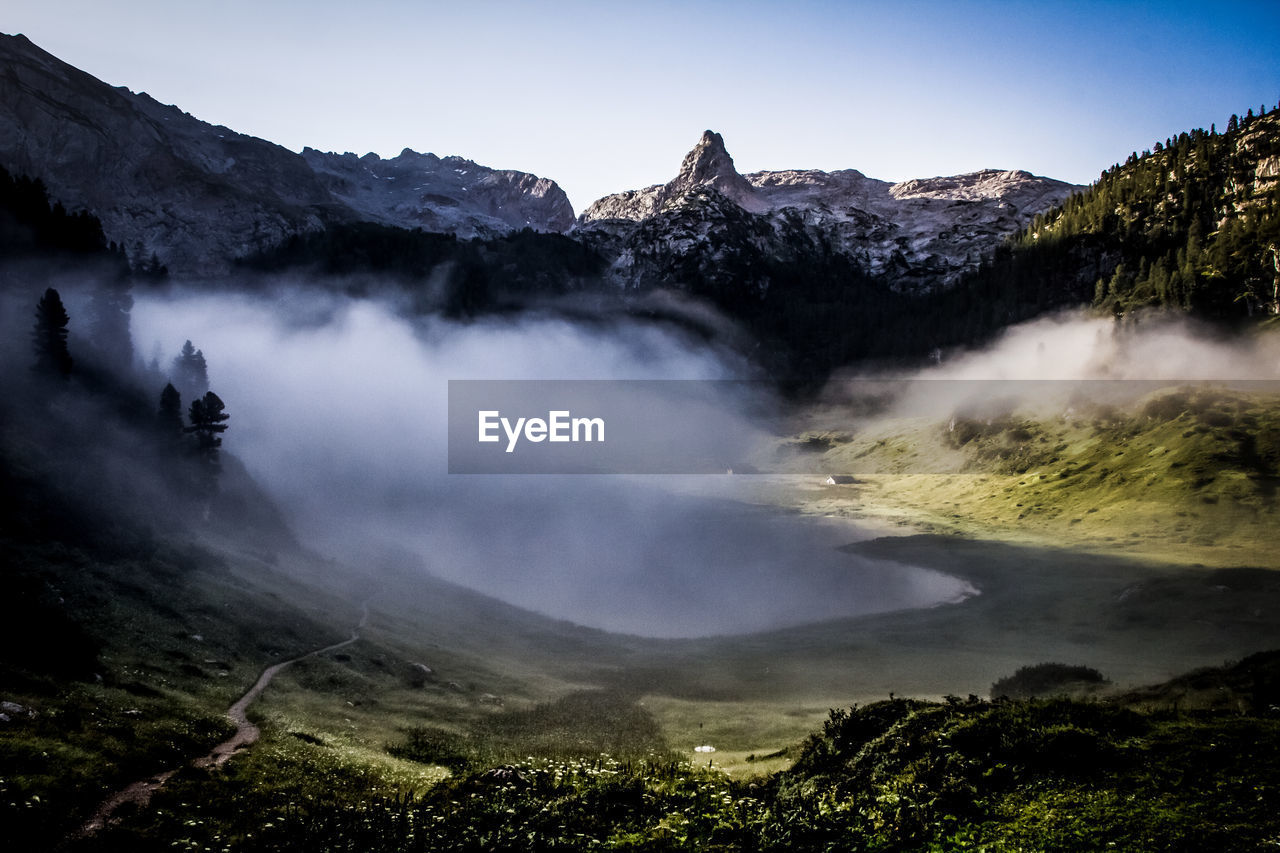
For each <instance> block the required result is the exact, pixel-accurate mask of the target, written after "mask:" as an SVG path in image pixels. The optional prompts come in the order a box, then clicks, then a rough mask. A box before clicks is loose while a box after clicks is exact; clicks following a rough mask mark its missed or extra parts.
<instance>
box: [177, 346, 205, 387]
mask: <svg viewBox="0 0 1280 853" xmlns="http://www.w3.org/2000/svg"><path fill="white" fill-rule="evenodd" d="M173 381H174V383H175V384H176V386H177V388H178V390H179V391H181V392H182V393H184V394H189V395H191V396H192V397H199V396H200V395H201V394H203V393H204V392H206V391H208V390H209V371H208V367H207V365H206V364H205V360H204V353H203V352H201V351H200V350H198V349H196V348H195V347H194V346H192V344H191V341H187V342H186V343H184V344H183V345H182V353H181V354H180V355H178V357H177V358H175V359H174V360H173Z"/></svg>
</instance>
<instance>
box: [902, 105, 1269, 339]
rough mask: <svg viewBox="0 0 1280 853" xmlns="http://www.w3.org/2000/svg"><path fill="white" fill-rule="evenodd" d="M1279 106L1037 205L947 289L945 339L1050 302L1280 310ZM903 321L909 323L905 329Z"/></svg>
mask: <svg viewBox="0 0 1280 853" xmlns="http://www.w3.org/2000/svg"><path fill="white" fill-rule="evenodd" d="M1277 249H1280V113H1277V111H1276V110H1272V111H1271V112H1269V113H1268V112H1267V111H1266V109H1265V108H1264V109H1262V110H1260V111H1259V113H1258V114H1257V115H1255V114H1254V113H1253V111H1252V110H1249V111H1248V112H1247V113H1246V114H1245V116H1244V118H1240V117H1238V116H1235V115H1233V116H1231V118H1230V120H1229V121H1228V123H1227V129H1226V131H1225V132H1222V133H1219V132H1218V130H1217V128H1216V126H1210V128H1209V130H1207V131H1206V130H1203V129H1196V130H1192V131H1188V132H1185V133H1180V134H1178V135H1177V136H1176V137H1169V138H1168V139H1166V140H1165V141H1164V142H1157V143H1156V144H1155V145H1154V146H1153V147H1152V149H1151V150H1149V151H1143V152H1142V153H1141V154H1139V153H1137V152H1134V153H1132V154H1131V155H1130V156H1129V157H1128V159H1126V161H1125V162H1124V163H1123V164H1116V165H1114V166H1112V167H1111V168H1109V169H1107V170H1106V171H1104V172H1102V174H1101V175H1100V176H1099V179H1098V181H1097V183H1095V184H1094V185H1093V186H1091V187H1089V188H1088V189H1087V190H1085V191H1084V192H1081V193H1077V194H1076V195H1074V196H1072V197H1071V198H1069V199H1068V200H1067V201H1066V202H1065V203H1064V204H1063V205H1062V206H1060V207H1058V208H1055V209H1054V210H1051V211H1048V212H1047V213H1044V214H1041V215H1039V216H1037V217H1036V218H1035V219H1034V220H1033V221H1032V223H1031V224H1030V225H1029V226H1028V227H1027V228H1026V229H1025V230H1024V231H1023V232H1022V233H1020V234H1018V235H1017V236H1016V237H1014V238H1013V239H1011V240H1010V241H1009V242H1008V243H1007V244H1006V245H1005V246H1003V247H1002V248H1001V249H1000V250H999V251H997V253H996V254H995V256H994V257H993V258H992V259H991V260H990V261H988V262H987V263H985V264H984V265H983V266H982V268H981V269H979V270H978V272H977V273H975V274H974V275H971V276H969V277H968V278H967V279H966V280H964V281H962V282H961V283H960V284H959V285H957V287H956V288H955V289H954V290H952V291H950V292H948V293H945V294H942V295H940V297H939V298H937V299H936V300H935V301H934V305H935V309H934V311H933V312H930V313H932V314H934V315H935V317H936V318H938V319H945V320H946V322H936V321H931V322H929V329H928V331H929V333H930V335H931V336H933V337H934V338H935V340H936V345H938V346H942V347H947V346H955V345H960V344H965V343H971V342H973V341H975V340H979V339H982V338H984V337H987V336H989V335H991V334H992V333H994V332H995V331H998V330H999V329H1001V328H1003V327H1005V326H1007V325H1009V324H1010V323H1017V322H1020V321H1023V320H1026V319H1029V318H1031V317H1034V316H1036V315H1038V314H1042V313H1044V312H1046V311H1050V310H1053V309H1056V308H1062V307H1067V306H1092V307H1094V308H1096V309H1098V310H1101V311H1106V312H1108V313H1111V314H1114V315H1117V316H1120V315H1124V314H1127V313H1130V312H1132V311H1135V310H1138V309H1142V308H1159V309H1165V310H1170V311H1176V312H1183V313H1187V314H1190V315H1194V316H1196V317H1200V318H1204V319H1208V320H1212V321H1217V322H1225V323H1239V322H1242V321H1244V322H1247V321H1248V320H1249V319H1250V318H1254V319H1260V318H1263V317H1266V316H1268V315H1274V314H1276V313H1277V307H1278V306H1277V298H1278V296H1280V256H1278V255H1277ZM904 331H905V330H904Z"/></svg>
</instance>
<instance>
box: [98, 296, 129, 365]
mask: <svg viewBox="0 0 1280 853" xmlns="http://www.w3.org/2000/svg"><path fill="white" fill-rule="evenodd" d="M129 291H130V284H129V280H128V279H127V278H124V277H123V276H121V277H120V278H117V279H114V280H111V281H107V282H104V283H102V284H99V285H98V287H97V289H95V290H94V292H93V297H92V299H91V301H90V303H89V311H90V316H89V336H90V338H91V339H92V340H93V343H94V345H95V346H96V348H97V349H98V351H99V352H100V353H101V354H102V356H103V357H104V358H105V359H106V360H107V361H108V362H109V363H110V364H112V365H113V366H115V367H117V368H122V369H127V368H129V367H130V366H132V364H133V338H132V337H131V336H130V334H129V311H130V310H131V309H132V308H133V294H132V293H130V292H129Z"/></svg>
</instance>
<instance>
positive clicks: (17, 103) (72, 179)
mask: <svg viewBox="0 0 1280 853" xmlns="http://www.w3.org/2000/svg"><path fill="white" fill-rule="evenodd" d="M0 166H3V167H4V168H6V169H8V170H9V171H10V172H13V173H15V174H25V175H29V176H31V177H38V178H40V179H42V180H43V181H44V182H45V184H46V186H47V187H48V188H49V192H50V194H51V195H52V196H53V197H54V198H55V199H57V200H58V201H60V202H61V203H62V204H63V205H65V206H66V207H68V208H70V209H73V210H74V209H84V210H89V211H90V212H92V213H93V214H94V215H96V216H97V217H98V218H99V219H100V220H101V222H102V226H103V230H104V232H105V233H106V236H107V239H109V240H111V241H112V242H115V243H118V244H120V245H121V246H123V247H124V249H125V251H126V252H127V253H128V254H129V256H130V258H131V259H132V260H134V261H135V262H137V261H139V260H142V259H146V258H149V257H150V256H151V255H152V254H153V253H154V254H155V255H156V256H157V257H158V258H159V260H160V261H162V262H163V263H165V264H166V265H167V266H168V267H169V269H170V270H171V271H173V272H175V273H179V274H216V273H220V272H225V271H226V270H227V269H229V268H230V265H231V263H232V262H233V261H234V260H235V259H236V258H242V257H245V256H248V255H252V254H254V253H255V252H259V251H262V250H265V249H269V248H270V247H272V246H275V245H278V244H279V243H281V242H282V241H284V240H285V239H287V238H288V237H290V236H292V235H295V234H300V233H305V232H310V231H318V230H320V229H323V228H324V227H325V226H326V224H328V223H332V222H343V221H356V220H373V221H376V222H381V223H384V224H388V225H396V226H400V227H405V228H419V227H420V228H424V229H427V230H433V231H441V232H454V233H457V234H458V235H459V236H462V237H471V236H476V235H480V236H488V235H494V234H502V233H507V232H510V231H512V230H515V229H520V228H532V229H534V230H539V231H563V230H564V229H566V228H568V227H569V226H570V225H571V224H572V222H573V210H572V208H571V207H570V205H569V200H568V198H567V197H566V196H565V194H564V192H563V191H562V190H561V189H560V187H558V186H557V185H556V184H555V182H554V181H549V180H546V179H545V178H539V177H537V176H535V175H530V174H526V173H524V172H514V171H502V170H495V169H490V168H487V167H484V166H479V165H477V164H475V163H472V162H471V161H469V160H463V159H461V158H457V157H444V158H439V157H436V156H435V155H432V154H417V153H415V152H413V151H409V150H407V149H406V150H405V151H404V152H403V153H401V154H400V156H398V157H396V158H394V159H391V160H381V159H380V158H378V157H377V155H374V154H368V155H365V156H364V157H356V156H355V155H354V154H342V155H336V154H322V153H320V152H317V151H313V150H310V149H308V150H307V151H306V152H304V153H303V154H297V153H295V152H293V151H289V150H288V149H286V148H283V147H281V146H279V145H275V144H273V143H270V142H267V141H265V140H262V139H257V138H255V137H252V136H246V135H244V134H241V133H236V132H235V131H233V130H230V129H229V128H226V127H221V126H214V125H211V124H208V123H206V122H203V121H200V120H199V119H196V118H194V117H193V116H191V115H189V114H187V113H185V112H183V111H182V110H180V109H178V108H177V107H174V106H166V105H164V104H161V103H159V102H158V101H156V100H155V99H153V98H151V97H150V96H148V95H146V94H145V93H138V94H135V93H133V92H130V91H129V90H127V89H124V88H113V87H111V86H109V85H107V84H106V83H103V82H102V81H101V80H98V79H96V78H94V77H92V76H91V75H89V74H86V73H84V72H83V71H80V70H78V69H76V68H74V67H72V66H71V65H68V64H67V63H65V62H62V61H61V60H59V59H57V58H56V57H54V56H52V55H51V54H49V53H47V52H45V51H43V50H41V49H40V48H39V47H37V46H36V45H34V44H32V43H31V42H30V41H29V40H28V39H27V38H25V37H24V36H21V35H15V36H7V35H0Z"/></svg>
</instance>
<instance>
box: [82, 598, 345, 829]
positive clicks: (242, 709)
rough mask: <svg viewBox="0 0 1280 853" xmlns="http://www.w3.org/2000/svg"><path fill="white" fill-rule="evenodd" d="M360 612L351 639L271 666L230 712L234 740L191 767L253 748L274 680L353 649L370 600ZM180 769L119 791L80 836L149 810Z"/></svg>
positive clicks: (218, 761)
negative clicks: (304, 663)
mask: <svg viewBox="0 0 1280 853" xmlns="http://www.w3.org/2000/svg"><path fill="white" fill-rule="evenodd" d="M360 608H361V613H360V621H359V622H357V623H356V626H355V627H354V628H352V629H351V636H350V637H348V638H347V639H345V640H343V641H342V642H339V643H333V644H332V645H328V646H325V647H324V648H320V649H313V650H312V651H309V652H306V653H304V654H300V655H298V656H297V657H293V658H289V659H288V660H283V661H280V662H279V663H273V664H271V666H269V667H267V668H266V669H264V670H263V671H262V674H261V675H259V676H258V680H257V681H255V682H254V684H253V686H252V687H250V688H249V689H248V691H247V692H246V693H245V694H244V695H243V696H241V697H240V698H239V699H237V700H236V701H235V703H234V704H233V705H232V706H231V707H230V708H228V709H227V717H228V718H229V719H230V720H231V722H233V723H235V726H236V730H235V732H234V733H233V734H232V735H231V737H229V738H227V739H226V740H224V741H223V742H222V743H220V744H218V745H217V746H215V747H214V748H213V749H212V751H210V752H209V754H207V755H202V756H200V757H199V758H197V759H195V760H194V761H192V762H191V766H192V767H201V768H213V767H221V766H222V765H223V764H226V763H227V759H229V758H231V756H232V755H235V753H236V752H237V751H238V750H241V749H244V748H246V747H248V746H250V745H251V744H253V743H254V742H255V741H256V740H257V739H258V737H259V735H261V734H262V732H261V730H259V729H258V727H257V726H255V725H254V724H253V723H251V722H249V717H248V714H247V712H248V710H249V706H250V705H252V704H253V703H254V701H255V700H257V698H258V697H259V696H261V695H262V691H263V690H265V689H266V687H267V685H268V684H270V683H271V679H273V678H275V677H276V675H278V674H279V672H280V670H282V669H284V668H285V667H287V666H289V665H290V664H295V663H297V662H298V661H300V660H306V659H307V658H309V657H314V656H316V655H322V654H324V653H325V652H332V651H335V650H336V649H340V648H342V647H343V646H349V645H351V644H352V643H354V642H355V641H356V640H358V639H360V630H361V629H362V628H364V626H365V624H366V623H367V622H368V621H369V602H368V600H367V599H366V600H365V602H364V603H363V604H361V605H360ZM178 769H179V768H176V767H175V768H173V769H172V770H166V771H164V772H163V773H158V774H156V775H154V776H149V777H147V778H146V779H141V780H139V781H137V782H134V783H133V784H132V785H129V786H128V787H125V788H122V789H120V790H119V791H116V792H115V793H114V794H112V795H111V796H110V797H108V798H107V799H106V800H104V801H103V803H102V805H100V806H98V810H97V811H95V812H94V813H93V817H91V818H89V820H88V821H86V822H85V824H84V826H83V827H81V828H80V832H79V836H80V837H84V836H87V835H93V834H95V833H97V832H99V831H100V830H102V828H103V827H105V826H106V825H107V821H109V820H110V819H111V815H112V814H114V813H115V811H116V809H118V808H120V807H121V806H123V805H124V804H125V803H134V804H135V805H137V806H138V807H139V808H142V807H144V806H146V804H147V803H148V802H150V801H151V795H152V794H154V793H155V792H156V791H158V790H159V789H160V788H161V787H162V786H163V785H164V783H165V782H168V781H169V780H170V779H171V778H173V775H174V774H175V773H177V772H178Z"/></svg>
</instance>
